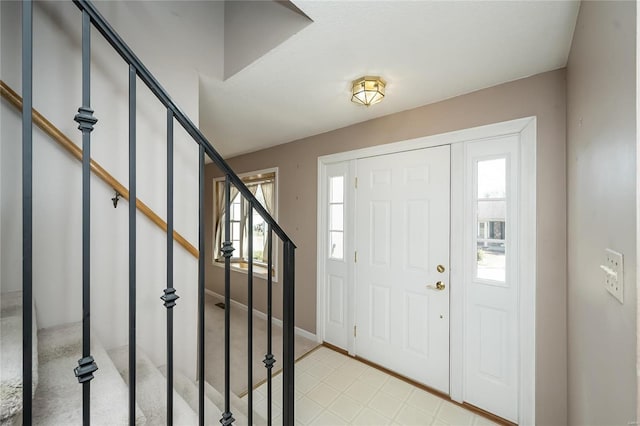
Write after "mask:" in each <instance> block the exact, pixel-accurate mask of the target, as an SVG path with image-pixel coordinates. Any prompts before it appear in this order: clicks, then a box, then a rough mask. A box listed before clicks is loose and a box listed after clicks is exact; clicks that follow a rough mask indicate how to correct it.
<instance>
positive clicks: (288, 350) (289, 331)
mask: <svg viewBox="0 0 640 426" xmlns="http://www.w3.org/2000/svg"><path fill="white" fill-rule="evenodd" d="M294 282H295V246H294V245H293V242H291V241H290V240H287V241H285V242H284V284H283V293H284V294H283V298H284V300H283V313H282V328H283V330H282V332H283V333H282V334H283V351H282V352H283V353H282V357H283V369H282V401H283V409H282V420H283V422H282V423H283V424H284V425H289V426H292V425H293V424H294V408H293V405H294V362H295V360H294V352H293V349H294V333H293V332H294V301H295V294H294Z"/></svg>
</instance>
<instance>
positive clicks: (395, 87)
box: [200, 0, 579, 157]
mask: <svg viewBox="0 0 640 426" xmlns="http://www.w3.org/2000/svg"><path fill="white" fill-rule="evenodd" d="M294 3H295V4H296V6H298V7H299V8H300V9H301V10H302V11H303V12H304V13H305V14H306V15H307V16H309V18H311V19H312V20H313V23H312V24H310V25H308V26H307V27H305V28H303V29H302V30H300V31H299V32H298V33H296V34H295V35H293V36H291V37H290V38H289V39H287V40H285V41H284V42H283V43H281V44H280V45H278V46H277V47H275V48H274V49H273V50H271V51H269V52H268V53H266V54H265V55H264V56H262V57H261V58H259V59H258V60H256V61H255V62H253V63H251V64H250V65H248V66H247V67H246V68H244V69H243V70H241V71H240V72H238V73H237V74H235V75H233V76H232V77H231V78H229V79H227V80H225V81H222V80H221V79H219V78H215V77H209V76H207V75H201V82H200V125H201V127H202V129H203V131H204V133H205V134H206V135H207V136H208V137H209V138H210V139H211V140H213V141H214V144H215V146H216V147H217V148H218V149H219V150H220V152H221V154H222V155H223V156H225V157H230V156H234V155H238V154H242V153H246V152H251V151H256V150H259V149H262V148H265V147H269V146H273V145H277V144H281V143H286V142H290V141H292V140H296V139H299V138H303V137H306V136H311V135H314V134H318V133H323V132H326V131H329V130H333V129H336V128H340V127H344V126H347V125H350V124H354V123H357V122H361V121H365V120H369V119H372V118H375V117H379V116H383V115H387V114H391V113H395V112H399V111H403V110H407V109H410V108H414V107H417V106H420V105H425V104H428V103H432V102H436V101H439V100H442V99H446V98H450V97H453V96H457V95H460V94H464V93H468V92H472V91H475V90H478V89H481V88H485V87H490V86H494V85H497V84H500V83H503V82H507V81H511V80H516V79H519V78H523V77H526V76H530V75H533V74H537V73H541V72H545V71H550V70H553V69H557V68H562V67H564V66H565V65H566V62H567V57H568V53H569V48H570V45H571V40H572V36H573V30H574V27H575V22H576V17H577V12H578V7H579V3H577V2H566V1H551V2H545V1H511V2H502V1H500V2H493V1H474V2H453V1H445V2H427V1H412V2H405V1H357V2H355V1H354V2H345V1H340V2H338V1H335V2H334V1H302V0H300V1H294ZM367 74H373V75H381V76H382V77H383V78H384V79H386V81H387V97H386V98H385V100H384V101H383V102H382V103H380V104H377V105H374V106H372V107H370V108H366V107H362V106H357V105H355V104H352V103H351V102H350V100H349V99H350V93H349V88H350V82H351V81H352V80H353V79H355V78H357V77H359V76H361V75H367Z"/></svg>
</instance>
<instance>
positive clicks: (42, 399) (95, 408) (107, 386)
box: [33, 323, 146, 425]
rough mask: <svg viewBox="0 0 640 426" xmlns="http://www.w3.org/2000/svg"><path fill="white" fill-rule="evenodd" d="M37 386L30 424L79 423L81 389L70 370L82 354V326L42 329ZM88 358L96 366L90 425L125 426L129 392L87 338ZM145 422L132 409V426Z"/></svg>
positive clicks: (96, 345) (94, 341) (103, 353)
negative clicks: (89, 350)
mask: <svg viewBox="0 0 640 426" xmlns="http://www.w3.org/2000/svg"><path fill="white" fill-rule="evenodd" d="M38 340H39V346H40V348H39V350H40V352H39V355H40V356H39V362H40V383H39V385H38V389H37V391H36V395H35V398H34V401H33V423H34V424H40V425H71V424H81V423H82V385H80V384H79V383H78V380H77V379H76V377H75V375H74V373H73V369H74V368H75V367H76V366H77V365H78V359H79V358H81V354H82V349H81V348H82V324H81V323H73V324H68V325H62V326H56V327H52V328H48V329H42V330H40V331H39V333H38ZM91 355H92V356H93V358H94V359H95V361H96V364H97V365H98V371H96V372H95V373H94V379H93V380H92V381H91V424H92V425H126V424H128V420H129V415H128V409H127V407H128V404H129V403H128V401H129V398H128V395H129V389H128V387H127V385H126V384H125V382H124V381H123V380H122V378H121V377H120V374H118V370H117V369H116V367H115V366H114V364H113V362H112V361H111V359H110V358H109V356H108V355H107V352H106V351H105V350H104V348H103V347H102V345H101V344H100V342H99V341H98V340H97V338H96V337H95V333H94V334H93V335H92V337H91ZM145 422H146V419H145V416H144V414H143V412H142V411H141V410H140V408H138V407H136V424H137V425H142V424H145Z"/></svg>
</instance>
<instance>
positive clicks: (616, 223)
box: [567, 2, 636, 425]
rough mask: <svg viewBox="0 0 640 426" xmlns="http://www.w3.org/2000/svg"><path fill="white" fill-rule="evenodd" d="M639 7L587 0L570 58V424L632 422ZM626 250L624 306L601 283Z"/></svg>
mask: <svg viewBox="0 0 640 426" xmlns="http://www.w3.org/2000/svg"><path fill="white" fill-rule="evenodd" d="M635 43H636V6H635V2H583V3H582V6H581V8H580V13H579V15H578V22H577V26H576V30H575V34H574V38H573V46H572V48H571V53H570V56H569V62H568V66H567V81H568V83H567V157H568V164H567V185H568V189H567V192H568V330H569V344H568V365H569V370H568V386H569V423H570V424H575V425H596V424H597V425H601V424H620V425H626V424H629V422H631V421H632V420H633V419H634V416H635V403H636V384H635V376H636V374H635V354H636V343H635V341H636V339H635V336H636V287H635V283H636V247H635V236H636V233H635V230H636V224H635V197H636V192H635V179H634V178H635V175H636V160H635V153H636V152H635V149H636V121H635V120H636V110H635V105H636V104H635V102H636V99H635V96H636V79H635V72H636V70H635V66H636V58H635V52H636V45H635ZM607 247H608V248H611V249H613V250H616V251H619V252H621V253H623V255H624V269H625V271H624V273H625V277H624V278H625V279H624V284H625V292H624V305H622V304H620V303H619V302H618V301H617V300H616V299H614V298H613V297H611V296H610V295H609V294H608V293H607V292H606V291H605V289H604V285H603V279H604V277H603V274H602V272H601V271H600V270H599V268H598V265H600V264H601V263H602V262H603V259H604V250H605V248H607Z"/></svg>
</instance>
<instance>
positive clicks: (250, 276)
mask: <svg viewBox="0 0 640 426" xmlns="http://www.w3.org/2000/svg"><path fill="white" fill-rule="evenodd" d="M247 204H248V212H247V227H248V228H249V232H248V233H247V249H248V252H249V264H248V265H247V266H248V268H247V269H248V270H247V272H248V276H247V329H248V334H249V338H248V342H247V374H248V376H247V389H248V392H249V393H248V395H247V396H248V398H247V403H248V411H247V423H248V424H249V425H252V424H253V203H252V202H251V201H249V202H248V203H247Z"/></svg>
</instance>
